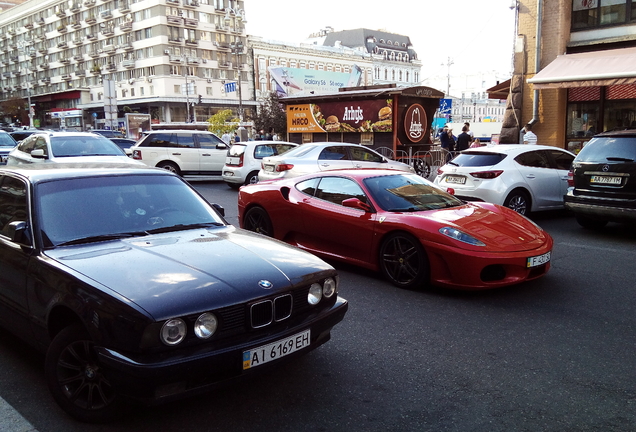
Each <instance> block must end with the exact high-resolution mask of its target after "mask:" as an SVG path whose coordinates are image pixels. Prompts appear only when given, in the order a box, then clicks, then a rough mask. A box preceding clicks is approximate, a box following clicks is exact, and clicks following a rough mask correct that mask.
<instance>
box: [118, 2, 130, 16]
mask: <svg viewBox="0 0 636 432" xmlns="http://www.w3.org/2000/svg"><path fill="white" fill-rule="evenodd" d="M119 12H121V13H123V14H127V13H128V12H130V3H128V2H121V4H120V5H119Z"/></svg>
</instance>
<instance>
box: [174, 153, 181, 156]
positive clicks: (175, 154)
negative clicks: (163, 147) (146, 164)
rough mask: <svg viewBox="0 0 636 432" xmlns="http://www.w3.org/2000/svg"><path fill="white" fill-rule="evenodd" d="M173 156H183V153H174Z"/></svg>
mask: <svg viewBox="0 0 636 432" xmlns="http://www.w3.org/2000/svg"><path fill="white" fill-rule="evenodd" d="M172 156H181V153H172Z"/></svg>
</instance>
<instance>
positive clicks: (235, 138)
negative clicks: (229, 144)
mask: <svg viewBox="0 0 636 432" xmlns="http://www.w3.org/2000/svg"><path fill="white" fill-rule="evenodd" d="M234 142H235V143H237V142H241V138H239V136H238V133H236V132H234Z"/></svg>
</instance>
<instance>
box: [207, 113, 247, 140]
mask: <svg viewBox="0 0 636 432" xmlns="http://www.w3.org/2000/svg"><path fill="white" fill-rule="evenodd" d="M233 115H234V114H233V113H232V110H229V109H227V110H222V111H219V112H218V113H216V114H214V115H213V116H212V117H210V118H209V119H208V120H207V121H208V130H209V131H210V132H214V133H215V134H216V135H218V136H219V137H220V136H221V135H223V134H225V133H232V132H234V131H235V130H236V129H238V124H239V119H238V118H236V117H233Z"/></svg>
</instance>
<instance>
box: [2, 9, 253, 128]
mask: <svg viewBox="0 0 636 432" xmlns="http://www.w3.org/2000/svg"><path fill="white" fill-rule="evenodd" d="M246 44H247V38H246V33H245V11H244V1H243V0H144V1H141V0H83V1H80V0H70V1H69V0H66V1H59V0H29V1H26V2H24V3H22V4H20V5H17V6H14V7H12V8H10V9H9V10H6V11H5V12H3V13H2V14H0V101H7V100H11V99H16V98H23V99H25V100H27V99H30V101H31V104H32V106H33V116H34V123H35V125H36V126H40V127H60V126H65V127H66V128H73V129H86V128H87V127H89V126H91V127H97V128H100V127H102V126H104V122H105V113H104V106H105V105H107V104H115V105H116V106H117V107H118V111H119V116H118V118H119V119H120V120H121V119H122V117H123V116H122V113H123V112H140V113H148V114H150V115H151V119H152V121H153V122H156V123H159V122H162V123H163V122H185V121H188V118H187V114H188V113H189V114H190V117H191V119H196V120H197V121H205V120H206V119H207V118H209V116H210V115H212V114H214V113H215V112H216V111H218V110H220V109H227V108H231V109H234V110H235V111H236V112H237V113H238V107H239V105H240V102H241V101H240V100H239V95H238V92H237V91H233V89H235V88H236V87H237V86H231V87H228V86H227V84H229V83H235V84H236V83H237V82H238V80H240V83H241V84H242V85H244V86H245V87H246V88H247V87H248V86H249V81H250V75H251V73H250V72H249V71H248V69H247V54H246V53H247V50H246ZM111 87H113V88H114V91H110V90H109V89H110V88H111ZM238 87H239V88H240V87H241V86H240V85H239V86H238ZM228 90H231V91H228ZM105 95H109V96H111V97H109V100H106V99H105ZM246 96H249V92H247V93H246V94H245V95H244V96H243V98H244V99H245V100H244V101H243V103H242V108H243V109H244V111H245V113H246V115H247V114H249V111H250V110H252V109H254V106H255V102H254V101H249V100H248V97H246ZM113 99H114V100H113ZM187 104H189V106H188V105H187ZM107 126H108V125H107ZM120 126H121V125H120Z"/></svg>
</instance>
